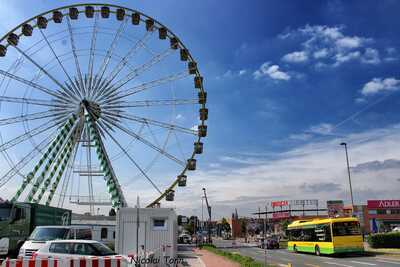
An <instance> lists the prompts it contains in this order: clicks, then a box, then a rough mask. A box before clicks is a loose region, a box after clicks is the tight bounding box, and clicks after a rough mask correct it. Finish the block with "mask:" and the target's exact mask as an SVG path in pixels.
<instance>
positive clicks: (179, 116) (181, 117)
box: [175, 114, 185, 120]
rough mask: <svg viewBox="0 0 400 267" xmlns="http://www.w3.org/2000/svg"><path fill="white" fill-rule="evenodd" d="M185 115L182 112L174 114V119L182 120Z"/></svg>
mask: <svg viewBox="0 0 400 267" xmlns="http://www.w3.org/2000/svg"><path fill="white" fill-rule="evenodd" d="M184 118H185V117H184V116H183V115H182V114H178V115H176V117H175V119H176V120H183V119H184Z"/></svg>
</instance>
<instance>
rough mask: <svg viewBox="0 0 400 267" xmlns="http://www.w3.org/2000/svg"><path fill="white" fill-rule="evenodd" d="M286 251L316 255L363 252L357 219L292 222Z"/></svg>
mask: <svg viewBox="0 0 400 267" xmlns="http://www.w3.org/2000/svg"><path fill="white" fill-rule="evenodd" d="M287 235H288V238H289V242H288V250H290V251H294V252H298V251H302V252H311V253H315V254H316V255H320V254H335V253H346V252H363V251H364V245H363V237H362V235H361V229H360V223H359V222H358V219H357V218H352V217H349V218H329V219H328V218H326V219H313V220H300V221H294V222H293V223H291V224H289V225H288V229H287Z"/></svg>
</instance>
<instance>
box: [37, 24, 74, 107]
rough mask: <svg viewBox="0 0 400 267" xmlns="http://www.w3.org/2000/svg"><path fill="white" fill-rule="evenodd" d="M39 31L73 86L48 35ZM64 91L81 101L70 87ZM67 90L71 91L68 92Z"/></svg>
mask: <svg viewBox="0 0 400 267" xmlns="http://www.w3.org/2000/svg"><path fill="white" fill-rule="evenodd" d="M39 30H40V33H41V34H42V36H43V39H44V40H45V41H46V44H47V46H48V47H49V48H50V50H51V52H52V54H53V56H54V57H55V58H56V60H57V62H58V64H59V65H60V67H61V69H62V70H63V72H64V73H65V75H66V76H67V78H68V80H69V82H70V84H71V85H73V84H74V82H73V81H72V79H71V76H69V74H68V72H67V70H66V69H65V67H64V65H63V64H62V62H61V60H60V58H59V57H58V56H57V54H56V52H55V51H54V48H53V46H52V45H51V44H50V42H49V40H48V39H47V37H46V35H45V34H44V32H43V31H42V29H39ZM63 89H64V90H65V92H66V93H67V94H68V95H69V96H70V97H72V98H74V99H75V100H76V101H79V99H78V98H77V97H76V95H75V93H74V92H73V91H72V90H71V89H70V88H69V87H66V88H65V87H63ZM67 89H69V90H67Z"/></svg>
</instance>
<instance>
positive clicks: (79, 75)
mask: <svg viewBox="0 0 400 267" xmlns="http://www.w3.org/2000/svg"><path fill="white" fill-rule="evenodd" d="M67 25H68V32H69V39H70V42H71V49H72V54H73V56H74V61H75V67H76V74H77V75H78V78H79V83H80V86H79V89H80V90H79V91H80V93H81V95H84V90H85V89H84V84H83V79H82V72H81V67H80V65H79V60H78V56H77V55H76V46H75V39H74V33H73V32H72V26H71V21H70V19H69V17H67Z"/></svg>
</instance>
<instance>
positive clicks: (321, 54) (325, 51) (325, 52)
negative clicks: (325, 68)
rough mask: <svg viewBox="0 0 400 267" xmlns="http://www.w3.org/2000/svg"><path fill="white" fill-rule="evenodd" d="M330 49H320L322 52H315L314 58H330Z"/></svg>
mask: <svg viewBox="0 0 400 267" xmlns="http://www.w3.org/2000/svg"><path fill="white" fill-rule="evenodd" d="M328 53H329V52H328V49H326V48H322V49H320V50H317V51H315V52H314V54H313V55H314V58H317V59H318V58H325V57H327V56H328Z"/></svg>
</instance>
